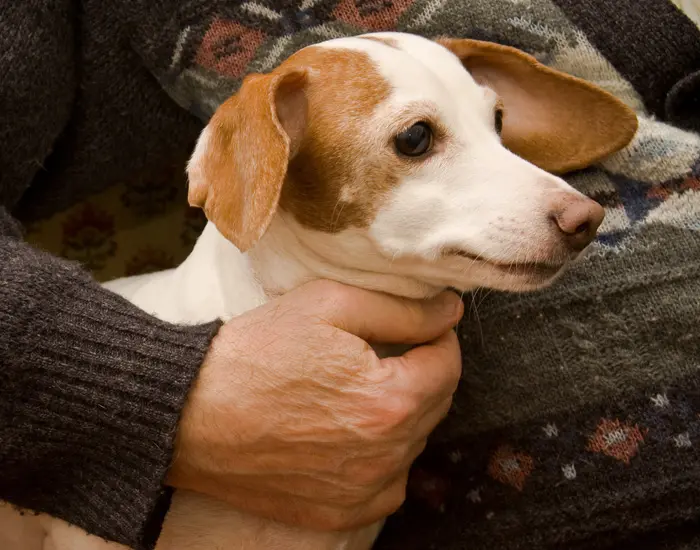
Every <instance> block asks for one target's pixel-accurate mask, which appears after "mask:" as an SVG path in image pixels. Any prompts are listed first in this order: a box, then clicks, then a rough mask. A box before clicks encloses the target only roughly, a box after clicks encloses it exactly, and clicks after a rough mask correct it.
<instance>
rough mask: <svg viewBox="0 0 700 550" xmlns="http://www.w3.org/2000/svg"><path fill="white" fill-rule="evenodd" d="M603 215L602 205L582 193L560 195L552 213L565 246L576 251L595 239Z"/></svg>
mask: <svg viewBox="0 0 700 550" xmlns="http://www.w3.org/2000/svg"><path fill="white" fill-rule="evenodd" d="M604 217H605V210H603V207H602V206H600V205H599V204H598V203H597V202H595V201H593V200H591V199H589V198H587V197H584V196H583V195H581V196H573V197H572V196H567V197H562V199H561V200H560V201H559V204H558V205H557V207H556V208H555V209H554V212H553V214H552V219H553V221H554V223H555V224H556V225H557V228H558V229H559V231H560V233H561V235H562V236H563V237H564V241H565V242H566V244H567V246H569V247H570V248H571V249H572V250H575V251H577V252H578V251H581V250H583V249H584V248H586V247H587V246H588V245H589V244H591V242H592V241H593V239H595V236H596V233H597V231H598V228H599V227H600V224H601V223H603V218H604Z"/></svg>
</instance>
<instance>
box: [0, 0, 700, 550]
mask: <svg viewBox="0 0 700 550" xmlns="http://www.w3.org/2000/svg"><path fill="white" fill-rule="evenodd" d="M0 29H3V33H2V35H0V51H2V52H3V54H4V55H1V56H0V70H1V71H2V74H3V83H2V84H1V85H0V109H1V111H0V112H2V113H3V115H4V116H3V119H2V121H1V122H0V204H2V205H4V206H5V207H6V208H7V210H8V211H10V212H12V213H13V214H14V215H15V216H16V217H18V218H20V219H22V220H32V219H35V218H37V217H41V216H44V215H46V214H48V213H50V212H52V211H54V210H57V209H60V208H63V207H65V206H67V205H69V204H72V203H73V202H75V201H76V200H79V199H80V198H82V197H85V196H87V195H88V194H89V193H93V192H96V191H99V190H100V189H103V188H105V187H107V186H109V185H110V184H112V183H114V182H116V181H121V180H124V179H127V178H132V177H135V176H137V177H142V176H147V175H148V173H154V172H158V171H162V170H164V169H166V168H168V169H169V168H170V167H171V166H173V165H178V164H180V165H184V162H185V159H186V156H187V154H188V152H189V150H190V147H191V145H192V143H193V141H194V139H195V138H196V135H197V133H198V131H199V129H200V128H201V126H202V123H203V122H204V121H206V120H207V119H208V117H209V116H210V115H211V113H212V112H213V111H214V110H215V108H216V107H217V106H218V105H219V104H220V103H221V101H223V100H224V99H225V98H226V97H228V95H230V94H231V93H233V92H234V91H235V90H236V89H237V86H238V85H239V83H240V80H241V78H242V77H243V76H244V75H245V74H246V73H249V72H253V71H266V70H269V69H271V68H272V67H274V66H275V65H276V64H277V63H278V62H280V61H281V60H282V59H284V58H285V57H286V56H288V55H289V54H291V53H292V52H293V51H295V50H296V49H298V48H299V47H301V46H304V45H307V44H311V43H314V42H318V41H321V40H325V39H328V38H331V37H335V36H344V35H351V34H358V33H361V32H367V31H372V30H387V29H399V30H403V31H408V32H414V33H418V34H423V35H426V36H437V35H451V36H455V37H473V38H480V39H486V40H492V41H496V42H501V43H505V44H509V45H512V46H516V47H518V48H521V49H523V50H525V51H528V52H530V53H532V54H534V55H535V56H537V57H538V58H539V59H540V60H541V61H542V62H544V63H546V64H549V65H551V66H553V67H555V68H557V69H560V70H563V71H566V72H569V73H572V74H575V75H577V76H580V77H582V78H585V79H587V80H590V81H592V82H594V83H596V84H598V85H599V86H602V87H603V88H606V89H608V90H609V91H611V92H612V93H614V94H616V95H617V96H618V97H620V98H621V99H622V100H623V101H625V102H627V103H628V104H629V105H630V106H632V107H634V108H635V109H636V110H637V111H638V113H639V115H640V131H639V134H638V136H637V138H636V139H635V140H634V142H633V143H632V144H630V146H629V147H627V148H626V149H625V150H624V151H622V152H620V153H618V154H616V155H614V156H612V157H611V158H610V159H608V160H606V162H604V163H603V164H602V165H601V166H599V167H596V168H591V169H589V170H586V171H583V172H581V173H578V174H574V175H571V176H570V177H569V181H570V182H571V183H572V184H573V185H574V186H576V187H578V188H579V189H581V190H582V191H584V192H586V193H588V194H589V195H591V196H592V197H594V198H595V199H596V200H598V201H600V202H601V203H602V204H603V205H604V206H605V207H606V209H607V217H606V222H605V224H604V226H603V227H602V230H601V235H600V238H599V240H598V242H597V243H596V245H595V246H594V247H593V250H592V251H591V254H589V255H588V256H587V258H586V259H585V260H584V261H582V262H580V263H579V264H578V265H577V266H576V267H575V268H574V269H572V270H571V271H570V273H568V274H567V275H566V276H565V277H564V278H562V280H560V281H559V282H558V283H557V284H556V285H555V286H554V287H553V288H551V289H547V290H545V291H542V292H537V293H531V294H527V295H516V296H513V295H506V294H499V293H484V292H477V293H475V294H474V295H471V296H467V297H466V299H467V306H468V310H469V313H468V314H467V316H466V317H465V320H464V321H463V323H462V324H461V326H460V336H461V340H462V348H463V355H464V365H465V369H464V377H463V378H464V379H463V382H462V384H461V386H460V389H459V391H458V394H457V396H456V399H455V405H454V410H453V411H452V414H451V415H450V417H449V418H448V420H447V421H446V422H445V423H444V424H443V425H442V426H441V427H440V429H439V430H438V432H437V433H436V434H435V437H434V438H433V440H432V442H431V444H430V445H429V446H428V448H427V450H426V452H425V453H424V455H423V456H422V457H421V459H419V462H418V464H417V465H416V467H415V468H414V470H413V473H412V476H411V483H410V486H409V492H408V501H407V504H406V506H405V507H404V508H403V509H402V510H401V511H400V512H399V513H397V514H396V515H395V516H393V517H392V518H391V519H390V521H389V522H388V524H387V527H386V528H385V530H384V533H383V535H382V537H381V539H380V541H379V542H378V545H377V546H378V547H379V548H387V549H394V548H396V549H399V548H400V549H402V550H405V549H408V550H410V549H413V548H415V549H420V550H423V549H427V548H439V549H441V550H451V549H461V548H470V549H477V550H478V549H480V548H487V547H488V548H492V549H493V548H498V549H500V548H503V549H505V548H524V549H525V548H526V549H533V548H538V549H539V548H557V549H558V548H581V547H586V548H589V547H594V548H607V547H611V548H622V547H625V546H629V547H630V548H637V547H642V545H647V546H646V547H652V548H657V547H658V548H660V547H663V548H679V549H680V548H691V547H696V546H700V543H698V541H697V540H696V539H695V530H696V529H693V522H696V521H698V520H699V519H700V517H699V516H700V513H699V512H698V511H697V509H698V507H697V506H696V504H695V503H696V502H697V501H698V497H700V495H698V493H699V492H700V489H698V488H697V487H698V486H699V485H698V480H699V479H700V466H698V465H699V464H700V462H699V461H698V460H697V458H698V456H697V451H696V449H697V448H698V446H700V418H699V417H698V412H699V411H700V386H699V385H698V380H697V367H698V361H699V360H700V337H699V334H698V329H697V320H698V319H699V318H700V315H699V314H700V301H699V300H698V297H699V296H700V279H699V278H698V276H697V273H698V267H700V266H699V265H698V261H699V260H698V259H699V258H700V234H699V233H698V232H699V231H700V169H699V164H698V161H699V159H700V137H698V135H697V134H695V133H693V132H697V131H699V130H700V108H699V106H698V101H699V100H698V98H700V92H699V90H700V33H699V32H698V29H697V27H695V26H694V25H693V23H692V22H691V21H690V20H688V19H687V18H685V17H684V16H683V15H682V14H681V13H680V12H679V11H678V10H677V9H676V8H675V7H673V5H672V4H671V3H670V2H668V1H666V0H635V1H632V0H617V1H616V2H610V1H609V0H304V1H299V2H295V3H292V2H287V1H283V0H255V1H253V0H251V1H248V2H230V1H227V0H188V1H183V0H179V1H178V0H161V1H157V2H154V1H153V0H128V1H127V0H113V1H111V2H104V1H102V0H81V1H78V0H25V2H15V3H13V5H12V6H11V7H10V8H6V7H4V8H3V12H2V13H1V14H0ZM10 83H11V84H10ZM178 104H179V106H178ZM10 114H11V116H8V115H10ZM193 115H194V116H193ZM662 121H667V122H672V123H673V124H675V125H676V126H679V127H682V128H685V131H684V130H681V129H677V128H674V127H672V126H669V125H667V124H666V123H664V122H662ZM2 219H3V218H2V216H1V215H0V220H2ZM13 227H14V225H13V224H12V223H11V222H10V221H8V219H7V218H4V221H3V222H2V223H0V228H2V230H3V234H5V235H9V234H10V233H14V231H13V230H12V228H13ZM214 330H215V327H213V326H207V327H195V328H181V327H171V326H167V325H164V324H163V323H159V322H157V321H155V320H153V319H152V318H150V317H148V316H146V315H143V314H142V313H139V312H137V311H136V310H135V309H134V308H132V307H131V306H129V305H128V304H126V303H125V302H123V301H122V300H120V299H118V298H115V297H114V296H111V295H109V294H108V293H106V292H104V291H102V290H101V289H99V288H98V287H97V286H96V285H95V284H94V283H92V282H91V281H90V280H89V278H88V277H87V276H86V275H84V274H82V273H81V272H80V271H79V270H78V268H77V267H75V266H72V265H69V264H66V263H65V262H62V261H60V260H57V259H54V258H49V257H48V256H46V255H44V254H41V253H39V252H36V251H34V250H31V249H30V248H28V247H27V246H26V245H23V244H22V243H21V242H20V241H19V240H17V239H16V238H14V237H0V364H1V365H2V371H1V373H0V392H2V394H3V395H2V400H1V401H0V469H2V471H3V476H2V479H0V498H2V499H7V500H10V501H11V502H14V503H16V504H18V505H22V506H27V507H30V508H33V509H36V510H41V511H46V512H49V513H51V514H54V515H57V516H59V517H62V518H64V519H67V520H68V521H70V522H72V523H75V524H77V525H80V526H82V527H84V528H86V529H87V530H88V531H90V532H93V533H96V534H100V535H103V536H105V537H107V538H110V539H113V540H117V541H119V542H123V543H126V544H129V545H132V546H141V547H146V546H148V544H149V543H151V542H152V540H153V538H154V536H155V534H156V533H157V529H158V521H159V519H160V518H162V511H163V506H159V503H162V502H163V500H164V499H163V498H162V495H163V493H162V491H161V488H160V482H161V480H162V478H163V475H164V472H165V469H166V467H167V464H168V461H169V459H170V456H171V452H172V436H173V433H174V430H175V426H176V422H177V415H178V411H179V409H180V408H181V406H182V402H183V401H184V398H185V396H186V393H187V388H188V386H189V382H190V380H191V379H192V377H193V376H194V374H195V373H196V368H197V365H198V363H199V362H200V361H201V357H202V355H203V353H204V350H205V349H206V346H207V343H208V341H209V338H210V335H211V333H212V332H213V331H214ZM163 342H167V344H168V345H167V349H166V348H165V347H164V346H163ZM68 349H69V350H70V351H69V352H67V350H68ZM5 472H11V474H10V475H6V474H5Z"/></svg>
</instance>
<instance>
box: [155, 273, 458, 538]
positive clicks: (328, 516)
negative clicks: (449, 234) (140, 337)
mask: <svg viewBox="0 0 700 550" xmlns="http://www.w3.org/2000/svg"><path fill="white" fill-rule="evenodd" d="M462 313H463V309H462V304H461V300H460V299H459V297H458V296H457V295H455V294H454V293H451V292H446V293H443V294H441V295H439V296H438V297H436V298H435V299H433V300H430V301H426V302H417V301H412V300H406V299H399V298H395V297H390V296H388V295H385V294H379V293H373V292H369V291H365V290H360V289H358V288H353V287H347V286H343V285H340V284H336V283H330V282H327V281H318V282H314V283H310V284H307V285H305V286H303V287H301V288H299V289H297V290H296V291H293V292H290V293H288V294H286V295H284V296H283V297H281V298H279V299H277V300H273V301H271V302H269V303H267V304H266V305H264V306H262V307H260V308H257V309H255V310H253V311H250V312H248V313H246V314H244V315H241V316H240V317H236V318H234V319H233V320H231V321H230V322H228V323H227V324H226V325H224V326H223V327H222V328H221V330H220V332H219V334H218V335H217V336H216V338H215V339H214V342H213V343H212V347H211V349H210V352H209V354H208V356H207V359H206V360H205V362H204V365H203V367H202V371H201V374H200V377H199V379H198V381H197V383H196V385H195V387H194V389H193V390H192V393H191V395H190V399H189V402H188V405H187V406H186V407H185V410H184V412H183V418H182V421H181V424H180V431H179V434H178V443H177V450H176V457H175V460H174V463H173V466H172V468H171V471H170V475H169V479H168V481H169V483H170V484H171V485H173V486H175V487H177V488H182V489H190V490H195V491H199V492H202V493H206V494H209V495H211V496H214V497H216V498H220V499H223V500H226V501H228V502H230V503H231V504H233V505H234V506H236V507H238V508H240V509H242V510H244V511H247V512H251V513H253V514H256V515H260V516H264V517H269V518H272V519H276V520H278V521H282V522H285V523H291V524H298V525H301V526H304V527H309V528H314V529H323V530H341V529H349V528H352V527H356V526H361V525H365V524H369V523H372V522H373V521H375V520H377V519H380V518H383V517H385V516H387V515H389V514H390V513H392V512H393V511H395V510H396V509H397V508H398V507H399V506H400V505H401V503H402V502H403V500H404V495H405V487H406V481H407V477H408V469H409V467H410V465H411V463H412V462H413V460H414V459H415V458H416V457H417V456H418V454H419V453H420V452H421V451H422V450H423V448H424V446H425V442H426V439H427V437H428V435H429V434H430V432H431V431H432V430H433V428H434V427H435V426H436V425H437V424H438V423H439V422H440V420H441V419H442V418H443V417H444V416H445V414H446V413H447V411H448V409H449V407H450V403H451V400H452V394H453V393H454V391H455V389H456V387H457V382H458V380H459V377H460V373H461V359H460V354H459V344H458V342H457V337H456V335H455V334H454V332H453V331H452V330H451V329H452V328H453V327H454V326H455V324H456V323H457V322H458V321H459V319H460V318H461V316H462ZM367 341H369V342H381V343H411V344H422V343H424V342H430V343H429V344H425V345H421V346H420V347H417V348H414V349H412V350H411V351H409V352H407V353H406V354H404V355H403V356H401V357H393V358H387V359H379V358H378V357H377V355H376V354H375V353H374V351H373V350H372V348H371V347H370V346H369V345H368V344H367V343H366V342H367Z"/></svg>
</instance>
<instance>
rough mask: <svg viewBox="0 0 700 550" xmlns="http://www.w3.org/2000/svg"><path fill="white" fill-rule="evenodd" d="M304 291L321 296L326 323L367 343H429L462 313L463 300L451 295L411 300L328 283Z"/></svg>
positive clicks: (322, 313) (448, 293)
mask: <svg viewBox="0 0 700 550" xmlns="http://www.w3.org/2000/svg"><path fill="white" fill-rule="evenodd" d="M306 290H307V291H309V292H314V293H315V292H317V291H318V292H322V293H323V295H324V299H323V300H321V301H317V303H318V304H320V306H321V308H322V310H323V311H322V312H321V315H322V316H323V317H324V318H325V320H326V321H327V322H328V323H330V324H332V325H334V326H336V327H337V328H340V329H343V330H345V331H347V332H350V333H352V334H354V335H355V336H359V337H360V338H362V339H363V340H365V341H368V342H381V343H386V344H394V343H396V344H399V343H400V344H420V343H423V342H429V341H431V340H434V339H435V338H437V337H439V336H440V335H441V334H443V333H444V332H446V331H448V330H450V329H451V328H453V327H454V326H455V325H456V324H457V323H458V322H459V320H460V319H461V317H462V314H463V312H464V305H463V303H462V300H461V299H460V297H459V296H457V295H456V294H455V293H454V292H450V291H446V292H443V293H441V294H439V295H438V296H436V297H435V298H431V299H429V300H411V299H408V298H398V297H395V296H390V295H388V294H384V293H380V292H371V291H368V290H362V289H360V288H356V287H348V286H345V285H340V284H337V283H329V282H327V281H326V282H324V284H323V285H320V288H319V285H318V284H317V285H314V286H311V285H307V288H306Z"/></svg>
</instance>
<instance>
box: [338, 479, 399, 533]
mask: <svg viewBox="0 0 700 550" xmlns="http://www.w3.org/2000/svg"><path fill="white" fill-rule="evenodd" d="M407 484H408V469H406V470H404V471H403V472H402V473H401V474H400V475H399V476H397V477H396V478H395V479H394V481H393V482H392V483H391V484H390V485H389V486H388V487H387V488H386V489H385V490H384V491H382V492H381V493H379V494H378V495H377V496H376V497H374V499H373V500H372V501H371V502H370V503H369V504H368V505H367V506H365V507H363V508H362V509H360V511H359V513H358V514H357V516H356V518H354V519H351V520H350V521H349V523H350V525H349V526H348V528H357V527H363V526H365V525H369V524H371V523H374V522H375V521H379V520H382V519H384V518H386V517H388V516H390V515H391V514H393V513H394V512H396V510H398V509H399V508H400V507H401V505H402V504H403V503H404V501H405V500H406V485H407Z"/></svg>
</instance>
